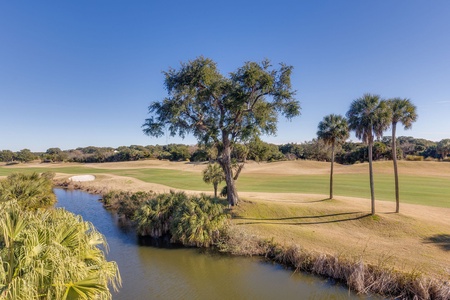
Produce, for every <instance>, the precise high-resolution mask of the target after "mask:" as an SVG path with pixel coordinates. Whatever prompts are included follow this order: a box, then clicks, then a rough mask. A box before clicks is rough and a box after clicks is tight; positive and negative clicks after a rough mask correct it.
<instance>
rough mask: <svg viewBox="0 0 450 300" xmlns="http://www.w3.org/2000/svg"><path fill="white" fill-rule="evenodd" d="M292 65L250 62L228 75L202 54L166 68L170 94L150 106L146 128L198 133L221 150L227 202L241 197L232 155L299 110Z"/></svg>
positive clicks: (156, 133) (148, 131) (201, 139)
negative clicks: (237, 146)
mask: <svg viewBox="0 0 450 300" xmlns="http://www.w3.org/2000/svg"><path fill="white" fill-rule="evenodd" d="M291 73H292V67H291V66H287V65H285V64H281V65H280V68H279V69H274V68H273V67H272V65H271V64H270V62H269V61H268V60H264V61H262V62H261V63H257V62H247V63H245V64H244V65H243V66H242V67H240V68H238V69H237V70H236V71H235V72H232V73H230V74H229V76H227V77H226V76H224V75H222V74H221V73H220V72H219V70H218V69H217V66H216V63H215V62H214V61H212V60H211V59H208V58H204V57H199V58H197V59H195V60H193V61H189V62H187V63H182V64H181V67H180V68H179V69H173V68H171V69H169V70H168V71H167V72H165V73H164V74H165V82H164V84H165V87H166V88H167V91H168V97H166V98H165V99H163V100H161V101H156V102H153V103H152V104H151V105H150V106H149V114H150V117H149V118H148V119H146V120H145V123H144V125H143V131H144V133H145V134H147V135H149V136H155V137H160V136H162V135H164V133H165V129H168V133H169V134H170V135H171V136H175V135H179V136H181V137H185V136H186V135H187V134H192V135H194V136H195V137H196V138H197V139H198V141H199V143H201V144H208V143H209V144H213V145H214V146H216V147H217V148H218V150H219V153H218V159H217V160H218V162H219V163H220V165H221V166H222V168H223V169H224V172H225V178H226V182H227V188H228V201H229V203H230V204H231V205H235V204H236V203H237V201H238V196H237V191H236V190H235V184H234V179H233V177H234V176H233V170H232V168H231V158H230V154H231V151H232V149H233V147H234V145H235V144H236V143H238V142H245V141H248V140H250V139H251V138H254V137H257V136H259V135H261V134H275V133H276V129H277V121H278V115H279V114H282V115H284V116H285V117H286V118H288V119H290V118H292V117H295V116H297V115H299V114H300V105H299V102H298V101H297V100H296V99H295V98H294V96H295V91H294V90H293V89H292V87H291Z"/></svg>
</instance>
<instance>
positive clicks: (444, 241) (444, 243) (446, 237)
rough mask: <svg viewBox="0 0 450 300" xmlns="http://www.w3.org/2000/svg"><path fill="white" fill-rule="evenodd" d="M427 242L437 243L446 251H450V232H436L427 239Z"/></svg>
mask: <svg viewBox="0 0 450 300" xmlns="http://www.w3.org/2000/svg"><path fill="white" fill-rule="evenodd" d="M425 243H426V244H436V245H437V246H439V247H440V248H442V249H443V250H445V251H450V234H436V235H433V236H430V237H427V238H426V239H425Z"/></svg>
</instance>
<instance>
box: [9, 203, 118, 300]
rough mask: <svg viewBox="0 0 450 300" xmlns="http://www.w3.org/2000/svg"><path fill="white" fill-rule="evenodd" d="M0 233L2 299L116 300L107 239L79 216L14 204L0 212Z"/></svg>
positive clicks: (114, 266) (114, 272) (113, 266)
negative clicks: (107, 256) (114, 299)
mask: <svg viewBox="0 0 450 300" xmlns="http://www.w3.org/2000/svg"><path fill="white" fill-rule="evenodd" d="M0 228H1V230H0V244H1V245H3V246H2V249H1V250H0V299H111V298H112V296H111V293H110V292H109V290H108V285H111V286H112V287H113V288H114V289H115V290H117V288H118V287H119V286H120V282H121V279H120V274H119V270H118V268H117V264H116V263H115V262H108V261H106V259H105V255H104V252H103V251H102V250H101V249H102V248H103V249H107V244H106V241H105V239H104V237H103V235H101V234H100V233H99V232H98V231H97V230H96V229H95V228H94V226H93V225H92V224H91V223H89V222H84V221H83V220H82V218H81V217H80V216H75V215H73V214H72V213H70V212H67V211H65V210H64V209H52V210H37V211H34V212H33V211H29V210H23V209H22V207H21V206H20V205H19V204H18V203H17V201H15V200H12V201H8V202H5V203H3V204H2V205H1V207H0ZM99 246H100V247H99Z"/></svg>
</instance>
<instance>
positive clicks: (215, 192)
mask: <svg viewBox="0 0 450 300" xmlns="http://www.w3.org/2000/svg"><path fill="white" fill-rule="evenodd" d="M217 185H218V184H217V183H214V198H217Z"/></svg>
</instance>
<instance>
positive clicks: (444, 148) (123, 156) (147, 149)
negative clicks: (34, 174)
mask: <svg viewBox="0 0 450 300" xmlns="http://www.w3.org/2000/svg"><path fill="white" fill-rule="evenodd" d="M397 142H398V146H397V150H398V151H397V154H398V158H400V159H407V160H437V159H444V160H448V159H449V158H448V154H450V139H444V140H442V141H440V142H433V141H429V140H425V139H416V138H413V137H399V138H398V139H397ZM330 152H331V149H330V147H329V146H327V145H325V144H324V143H323V141H322V140H318V139H313V140H312V141H308V142H304V143H299V144H297V143H289V144H284V145H275V144H270V143H266V142H264V141H261V140H260V139H254V140H252V141H250V142H249V143H246V144H240V145H236V146H235V147H234V150H233V157H234V159H235V160H236V161H244V160H254V161H269V162H270V161H281V160H296V159H305V160H317V161H329V160H330ZM216 156H217V149H216V148H214V147H204V146H203V147H202V146H188V145H183V144H169V145H164V146H160V145H156V146H153V145H149V146H138V145H131V146H121V147H118V148H111V147H94V146H89V147H84V148H77V149H72V150H61V149H60V148H50V149H48V150H47V151H46V152H44V153H42V152H31V151H30V150H29V149H23V150H20V151H18V152H13V151H10V150H2V151H0V161H1V162H5V163H14V162H30V161H33V160H38V159H40V160H41V161H42V162H81V163H98V162H119V161H135V160H144V159H160V160H170V161H198V162H201V161H209V160H214V159H215V158H216ZM373 156H374V157H373V159H374V160H389V159H392V156H391V138H390V137H383V138H382V139H381V140H380V141H377V142H375V143H374V147H373ZM364 161H368V154H367V146H366V145H364V144H362V143H354V142H346V143H344V144H343V145H342V146H341V147H340V149H338V151H337V152H336V162H338V163H341V164H354V163H358V162H364Z"/></svg>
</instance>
